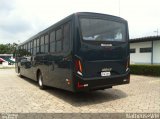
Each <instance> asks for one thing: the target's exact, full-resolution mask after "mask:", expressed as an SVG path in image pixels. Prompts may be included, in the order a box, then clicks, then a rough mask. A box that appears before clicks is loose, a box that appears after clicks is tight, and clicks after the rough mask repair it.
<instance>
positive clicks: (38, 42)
mask: <svg viewBox="0 0 160 119" xmlns="http://www.w3.org/2000/svg"><path fill="white" fill-rule="evenodd" d="M36 49H37V50H36V51H37V53H39V38H38V39H37V48H36Z"/></svg>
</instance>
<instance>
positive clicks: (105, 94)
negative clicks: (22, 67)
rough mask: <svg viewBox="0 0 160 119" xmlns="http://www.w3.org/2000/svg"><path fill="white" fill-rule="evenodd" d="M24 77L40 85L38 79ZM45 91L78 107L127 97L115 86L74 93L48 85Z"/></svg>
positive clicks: (35, 84)
mask: <svg viewBox="0 0 160 119" xmlns="http://www.w3.org/2000/svg"><path fill="white" fill-rule="evenodd" d="M22 79H23V80H25V81H27V82H29V83H30V84H32V85H34V86H36V87H38V84H37V82H36V81H33V80H31V79H29V78H26V77H23V78H22ZM45 91H46V92H48V93H49V94H51V95H53V96H55V97H57V98H59V99H61V100H64V101H65V102H67V103H70V104H71V105H73V106H76V107H79V106H86V105H93V104H99V103H103V102H109V101H113V100H117V99H121V98H125V97H127V94H126V93H125V92H123V91H122V90H118V89H114V88H112V89H106V90H97V91H91V92H81V93H73V92H69V91H65V90H62V89H57V88H52V87H47V89H46V90H45Z"/></svg>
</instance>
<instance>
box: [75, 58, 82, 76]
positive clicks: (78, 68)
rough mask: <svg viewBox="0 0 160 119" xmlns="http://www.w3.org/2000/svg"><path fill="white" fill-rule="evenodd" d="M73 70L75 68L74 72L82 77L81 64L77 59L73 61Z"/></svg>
mask: <svg viewBox="0 0 160 119" xmlns="http://www.w3.org/2000/svg"><path fill="white" fill-rule="evenodd" d="M75 68H76V72H77V73H78V74H80V75H82V63H81V61H80V60H79V59H78V60H75Z"/></svg>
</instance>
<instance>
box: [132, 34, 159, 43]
mask: <svg viewBox="0 0 160 119" xmlns="http://www.w3.org/2000/svg"><path fill="white" fill-rule="evenodd" d="M156 40H160V36H147V37H141V38H134V39H130V43H137V42H146V41H156Z"/></svg>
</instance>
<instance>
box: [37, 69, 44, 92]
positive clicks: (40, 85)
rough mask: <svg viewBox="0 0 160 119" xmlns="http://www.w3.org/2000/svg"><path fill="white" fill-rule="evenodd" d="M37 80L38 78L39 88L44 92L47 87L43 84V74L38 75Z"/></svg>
mask: <svg viewBox="0 0 160 119" xmlns="http://www.w3.org/2000/svg"><path fill="white" fill-rule="evenodd" d="M37 78H38V86H39V88H40V89H42V90H44V89H45V86H44V84H43V76H42V73H41V72H39V73H38V77H37Z"/></svg>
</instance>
